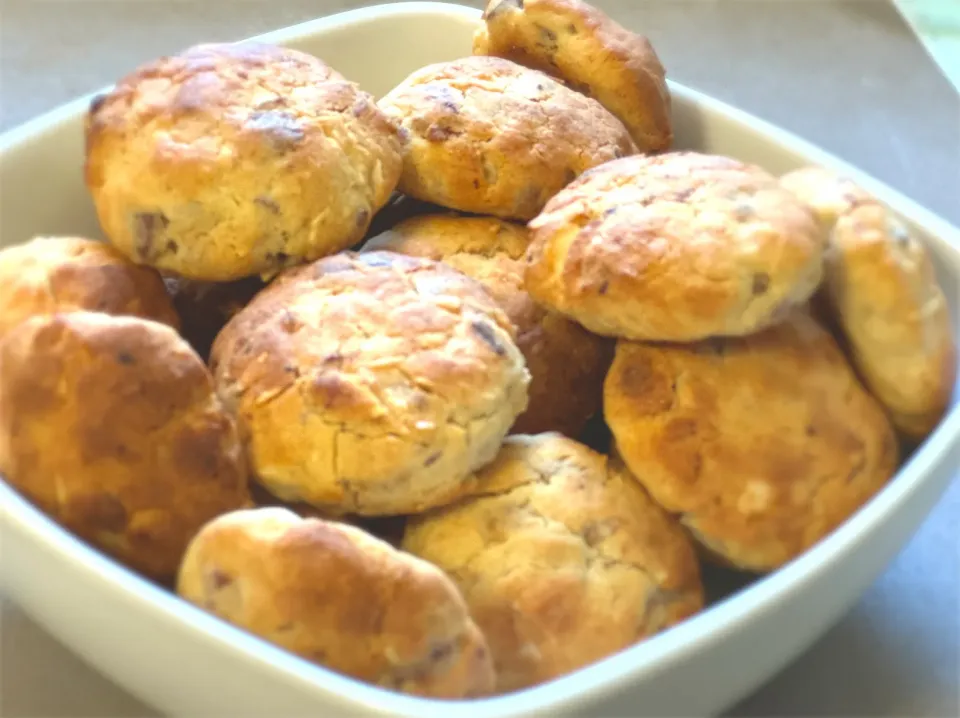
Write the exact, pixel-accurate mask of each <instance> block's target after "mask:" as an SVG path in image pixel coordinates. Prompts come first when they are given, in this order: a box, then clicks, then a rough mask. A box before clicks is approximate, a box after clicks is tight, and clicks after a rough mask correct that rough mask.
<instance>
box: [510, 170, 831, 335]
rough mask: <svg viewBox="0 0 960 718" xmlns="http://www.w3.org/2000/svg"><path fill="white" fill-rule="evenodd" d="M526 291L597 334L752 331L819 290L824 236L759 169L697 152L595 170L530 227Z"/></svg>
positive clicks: (795, 202) (811, 218)
mask: <svg viewBox="0 0 960 718" xmlns="http://www.w3.org/2000/svg"><path fill="white" fill-rule="evenodd" d="M529 228H530V230H531V243H530V249H529V251H528V255H527V262H528V264H527V270H526V275H525V277H526V287H527V291H528V292H530V294H531V296H533V298H534V299H535V300H537V301H538V302H539V303H540V304H543V305H545V306H546V307H549V308H550V309H553V310H554V311H558V312H561V313H563V314H566V315H568V316H570V317H573V318H574V319H576V320H577V321H578V322H580V323H581V324H582V325H583V326H585V327H586V328H587V329H589V330H591V331H593V332H595V333H596V334H601V335H606V336H616V337H623V338H626V339H634V340H651V341H680V342H682V341H695V340H698V339H702V338H706V337H710V336H739V335H744V334H750V333H752V332H756V331H758V330H760V329H763V328H764V327H766V326H769V325H771V324H773V323H776V322H777V321H779V320H780V319H781V318H782V317H783V316H784V315H785V313H787V312H788V311H789V310H790V309H791V308H792V307H794V306H796V305H799V304H803V303H804V302H806V301H807V300H808V299H809V298H810V296H811V295H812V294H813V293H814V291H815V290H816V289H817V287H818V285H819V283H820V281H821V278H822V271H823V251H824V246H825V241H824V235H823V232H822V231H821V229H820V227H819V225H818V224H817V221H816V219H815V218H814V216H813V214H812V213H811V212H810V210H809V209H808V208H807V207H806V205H804V204H803V203H801V202H800V201H799V200H797V199H796V198H795V197H794V196H793V195H792V194H790V193H789V192H787V191H786V190H784V189H783V188H782V187H780V185H779V183H778V182H777V180H776V178H774V177H773V176H771V175H769V174H767V173H766V172H765V171H763V170H762V169H760V168H759V167H755V166H752V165H748V164H744V163H741V162H738V161H736V160H734V159H730V158H727V157H720V156H711V155H703V154H698V153H695V152H674V153H669V154H664V155H657V156H652V157H642V156H634V157H626V158H623V159H620V160H616V161H614V162H608V163H607V164H606V165H603V166H601V167H597V168H595V169H593V170H590V171H589V172H586V173H585V174H584V175H582V176H581V177H580V178H579V179H577V180H576V181H574V182H573V183H572V184H570V185H569V186H567V187H566V188H565V189H563V190H562V191H561V192H560V193H559V194H557V195H556V196H555V197H554V198H553V199H551V200H550V202H549V203H548V204H547V206H546V207H545V208H544V210H543V212H542V213H541V214H540V215H539V216H538V217H536V218H535V219H534V220H533V221H531V222H530V224H529Z"/></svg>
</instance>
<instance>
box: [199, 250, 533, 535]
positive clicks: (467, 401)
mask: <svg viewBox="0 0 960 718" xmlns="http://www.w3.org/2000/svg"><path fill="white" fill-rule="evenodd" d="M513 331H514V329H513V326H512V325H511V324H510V321H509V320H508V319H507V317H506V315H505V314H504V313H503V311H502V310H501V309H500V308H499V306H497V304H496V303H495V302H494V300H493V299H492V298H491V297H490V296H489V295H488V294H487V292H486V291H485V290H484V289H483V287H482V286H481V285H480V284H478V283H477V282H475V281H474V280H472V279H470V278H469V277H466V276H465V275H463V274H461V273H460V272H457V271H455V270H454V269H452V268H450V267H448V266H446V265H444V264H442V263H439V262H433V261H430V260H427V259H419V258H414V257H406V256H403V255H399V254H395V253H391V252H365V253H362V254H353V253H343V254H340V255H337V256H334V257H328V258H325V259H322V260H319V261H317V262H315V263H313V264H311V265H307V266H304V267H301V268H297V269H294V270H290V271H288V272H286V273H285V274H284V275H281V276H280V277H278V278H277V279H276V280H275V281H274V282H273V284H271V285H270V286H269V287H268V288H267V289H265V290H264V291H262V292H261V293H260V294H258V295H257V296H256V297H255V298H254V300H253V301H252V302H251V303H250V304H248V305H247V306H246V307H245V308H244V309H243V310H242V311H241V312H240V313H239V314H237V315H236V316H235V317H234V318H233V319H232V320H231V321H230V322H229V323H228V324H227V326H226V327H224V329H223V331H222V332H221V333H220V335H219V336H218V337H217V340H216V342H215V343H214V346H213V351H212V353H211V365H212V367H213V368H214V372H215V376H216V380H217V386H218V388H219V390H220V393H221V395H222V396H224V397H226V398H227V399H228V401H229V402H230V404H231V406H232V407H233V408H234V410H235V411H236V412H237V415H238V416H239V418H240V422H241V426H242V428H243V431H244V435H245V436H246V437H247V444H248V445H247V451H248V455H249V457H250V461H251V464H252V467H253V471H254V473H255V476H256V479H257V480H258V481H259V482H261V483H262V484H263V485H264V486H265V487H266V488H267V489H268V490H269V491H270V492H271V493H272V494H274V495H275V496H277V497H278V498H280V499H282V500H284V501H294V502H297V501H301V502H304V503H308V504H310V505H312V506H314V507H316V508H318V509H320V510H322V511H325V512H327V513H331V514H358V515H364V516H368V515H395V514H406V513H414V512H417V511H422V510H424V509H427V508H430V507H432V506H437V505H441V504H443V503H446V502H449V501H452V500H453V499H455V498H456V497H457V496H458V495H459V494H460V493H461V492H462V491H463V490H464V488H465V487H466V485H467V483H468V479H469V476H470V474H471V472H472V471H474V470H475V469H476V468H478V467H479V466H481V465H483V464H484V463H486V462H488V461H490V460H491V459H492V458H493V457H494V456H495V455H496V453H497V449H498V448H499V446H500V442H501V440H502V439H503V437H504V436H505V435H506V433H507V431H508V430H509V428H510V426H511V425H512V424H513V422H514V420H515V419H516V417H517V416H518V415H519V414H520V413H521V412H522V411H523V410H524V409H526V406H527V385H528V383H529V374H528V372H527V369H526V367H525V365H524V361H523V355H522V354H521V353H520V350H519V349H518V348H517V347H516V344H515V343H514V339H513Z"/></svg>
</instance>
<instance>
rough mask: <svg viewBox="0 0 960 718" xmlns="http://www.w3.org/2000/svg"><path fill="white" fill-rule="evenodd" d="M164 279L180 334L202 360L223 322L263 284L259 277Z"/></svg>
mask: <svg viewBox="0 0 960 718" xmlns="http://www.w3.org/2000/svg"><path fill="white" fill-rule="evenodd" d="M163 281H164V284H166V286H167V292H169V294H170V297H171V299H172V300H173V306H174V308H175V309H176V310H177V314H178V315H179V317H180V334H181V335H182V336H183V338H184V339H186V340H187V342H188V343H189V344H190V346H192V347H193V348H194V350H195V351H196V352H197V354H199V355H200V356H201V357H202V358H203V359H204V360H206V359H207V357H209V355H210V347H211V346H212V345H213V340H214V339H216V336H217V334H218V333H219V332H220V330H221V329H223V327H224V325H225V324H226V323H227V322H228V321H229V320H230V319H231V318H233V316H234V315H235V314H237V312H239V311H240V310H241V309H243V308H244V307H245V306H247V304H249V303H250V300H251V299H253V298H254V296H256V294H257V292H259V291H260V290H262V289H263V288H264V287H265V286H266V283H265V282H263V280H261V279H260V278H259V277H247V278H246V279H238V280H237V281H235V282H198V281H196V280H192V279H184V278H183V277H177V276H174V275H168V276H166V277H164V278H163Z"/></svg>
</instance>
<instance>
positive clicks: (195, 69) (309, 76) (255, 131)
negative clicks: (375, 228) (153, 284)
mask: <svg viewBox="0 0 960 718" xmlns="http://www.w3.org/2000/svg"><path fill="white" fill-rule="evenodd" d="M86 155H87V160H86V182H87V186H88V187H89V189H90V192H91V194H92V196H93V200H94V203H95V205H96V209H97V215H98V216H99V218H100V224H101V225H102V227H103V230H104V232H105V233H106V235H107V237H108V238H109V239H110V241H111V242H112V243H113V244H114V245H116V246H117V247H118V248H120V250H121V251H123V252H124V253H125V254H126V255H127V256H129V257H130V258H132V259H133V260H134V261H136V262H139V263H144V264H151V265H153V266H155V267H158V268H160V269H164V270H168V271H171V272H175V273H177V274H179V275H181V276H183V277H187V278H189V279H198V280H208V281H230V280H233V279H239V278H242V277H245V276H249V275H254V274H263V275H272V274H274V273H276V272H277V271H278V270H279V269H281V268H283V267H284V266H288V265H290V264H296V263H298V262H301V261H304V260H311V259H315V258H317V257H321V256H324V255H327V254H332V253H334V252H337V251H339V250H341V249H344V248H346V247H349V246H351V245H353V244H356V243H357V242H358V241H359V240H360V239H361V238H362V237H363V235H364V233H365V232H366V229H367V226H368V225H369V224H370V220H371V218H372V217H373V215H374V214H375V213H376V212H377V210H378V209H380V207H382V206H383V205H384V204H385V203H386V202H387V200H388V199H389V197H390V193H391V192H392V191H393V189H394V188H395V186H396V183H397V180H398V178H399V176H400V168H401V158H400V138H399V135H398V132H397V128H396V127H395V126H394V125H393V124H392V123H391V122H390V121H389V120H387V118H386V117H385V116H384V115H383V113H382V112H380V110H378V109H377V106H376V104H375V103H374V101H373V98H372V97H371V96H370V95H369V94H367V93H365V92H363V91H361V90H360V89H358V87H357V86H356V85H355V84H353V83H351V82H348V81H347V80H345V79H344V78H343V77H342V76H341V75H339V74H338V73H337V72H335V71H334V70H332V69H330V68H329V67H328V66H327V65H325V64H324V63H323V62H322V61H320V60H318V59H317V58H315V57H312V56H311V55H307V54H305V53H302V52H298V51H296V50H289V49H284V48H280V47H274V46H271V45H264V44H260V43H255V42H240V43H235V44H204V45H198V46H195V47H192V48H190V49H188V50H186V51H185V52H183V53H181V54H179V55H174V56H172V57H164V58H161V59H159V60H156V61H154V62H150V63H147V64H145V65H143V66H141V67H140V68H138V69H137V70H135V71H134V72H133V73H131V74H130V75H128V76H127V77H125V78H124V79H122V80H121V81H120V82H119V83H118V84H117V86H116V87H115V88H114V89H113V90H111V91H110V92H109V93H107V94H106V95H102V96H99V97H97V98H96V99H95V100H94V102H93V103H92V104H91V106H90V111H89V114H88V116H87V128H86Z"/></svg>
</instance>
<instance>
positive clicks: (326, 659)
mask: <svg viewBox="0 0 960 718" xmlns="http://www.w3.org/2000/svg"><path fill="white" fill-rule="evenodd" d="M177 592H178V593H179V594H180V596H182V597H183V598H185V599H186V600H188V601H190V602H191V603H194V604H196V605H197V606H200V607H201V608H204V609H205V610H208V611H210V612H211V613H213V614H214V615H216V616H218V617H220V618H222V619H224V620H225V621H228V622H230V623H232V624H234V625H236V626H239V627H240V628H243V629H245V630H247V631H250V632H251V633H253V634H254V635H257V636H259V637H261V638H264V639H266V640H267V641H270V642H271V643H274V644H277V645H278V646H280V647H282V648H285V649H286V650H288V651H291V652H293V653H296V654H297V655H299V656H301V657H303V658H305V659H307V660H309V661H313V662H315V663H318V664H320V665H322V666H325V667H327V668H329V669H331V670H334V671H337V672H339V673H342V674H345V675H347V676H350V677H352V678H356V679H358V680H362V681H367V682H369V683H373V684H375V685H377V686H380V687H381V688H388V689H392V690H397V691H403V692H405V693H412V694H415V695H421V696H430V697H435V698H469V697H475V696H482V695H485V694H487V693H489V692H490V691H491V690H492V688H493V681H494V676H493V668H492V663H491V659H490V652H489V650H488V648H487V644H486V641H485V640H484V637H483V635H482V634H481V633H480V631H479V629H478V628H477V627H476V625H475V624H474V623H473V621H472V620H470V614H469V613H468V612H467V607H466V605H465V604H464V601H463V598H462V597H461V596H460V594H459V593H458V591H457V589H456V587H455V586H454V585H453V583H452V582H451V581H450V579H448V578H447V577H446V576H444V575H443V573H442V572H441V571H440V570H438V569H437V568H435V567H434V566H431V565H430V564H428V563H427V562H425V561H421V560H420V559H417V558H415V557H413V556H410V555H408V554H404V553H401V552H399V551H397V550H395V549H394V548H392V547H391V546H389V545H388V544H386V543H384V542H383V541H380V540H379V539H376V538H374V537H373V536H370V535H369V534H367V533H365V532H364V531H361V530H360V529H358V528H355V527H353V526H347V525H346V524H341V523H336V522H333V521H324V520H322V519H301V518H300V517H298V516H297V515H296V514H294V513H293V512H291V511H287V510H286V509H280V508H263V509H253V510H244V511H235V512H233V513H230V514H227V515H226V516H222V517H220V518H218V519H216V520H214V521H212V522H210V523H209V524H207V525H206V526H205V527H204V528H203V529H202V530H201V531H200V533H199V534H198V535H197V537H196V538H195V539H194V540H193V541H192V542H191V544H190V547H189V549H188V550H187V554H186V556H185V557H184V560H183V566H182V567H181V569H180V574H179V578H178V582H177Z"/></svg>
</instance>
